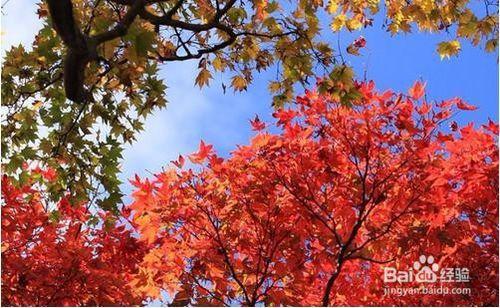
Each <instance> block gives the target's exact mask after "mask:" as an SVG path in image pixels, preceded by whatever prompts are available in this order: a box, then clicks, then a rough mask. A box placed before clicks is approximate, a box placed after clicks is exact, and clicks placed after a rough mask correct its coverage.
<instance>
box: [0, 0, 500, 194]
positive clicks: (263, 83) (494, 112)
mask: <svg viewBox="0 0 500 308" xmlns="http://www.w3.org/2000/svg"><path fill="white" fill-rule="evenodd" d="M36 2H37V1H34V0H15V1H10V2H9V3H8V4H7V5H6V6H5V8H4V10H3V13H4V15H3V16H2V36H1V39H2V50H5V49H7V48H8V47H9V46H11V45H12V44H18V43H23V44H30V42H31V41H32V40H33V37H34V35H35V33H36V31H37V29H38V27H39V21H38V18H37V16H36V14H35V12H36V5H35V3H36ZM359 35H363V36H364V37H365V38H366V39H367V47H366V48H364V49H363V50H362V56H360V57H354V56H347V60H348V62H349V63H350V64H351V65H353V66H354V68H355V70H356V71H357V72H358V74H359V76H360V77H361V76H363V73H364V72H365V71H366V76H367V78H368V79H373V80H374V81H375V83H376V86H377V88H378V89H380V90H385V89H389V88H390V89H393V90H394V91H402V92H406V91H407V89H408V88H409V87H410V86H411V85H412V84H413V83H414V82H415V80H417V79H421V80H424V81H426V82H427V97H428V98H429V99H433V100H441V99H446V98H451V97H456V96H458V97H462V98H463V99H465V100H466V101H467V102H469V103H471V104H473V105H476V106H477V107H479V109H478V110H477V111H475V112H462V113H460V114H459V115H458V116H457V120H458V122H460V123H467V122H470V121H474V122H477V123H483V122H485V121H487V120H488V117H490V118H492V119H494V120H495V121H498V99H499V97H498V81H499V80H498V62H497V59H498V54H497V53H493V54H486V53H485V52H484V51H483V50H482V49H480V48H479V47H472V46H471V45H470V44H469V43H467V42H462V52H461V53H460V55H459V56H458V57H454V58H452V59H450V60H443V61H441V60H440V58H439V56H438V55H437V53H436V51H435V50H436V44H437V43H438V42H440V41H443V40H449V39H452V37H451V36H448V35H447V34H439V35H438V34H428V33H412V34H408V35H398V36H395V37H391V36H390V35H389V34H388V33H386V32H385V31H384V30H383V29H382V28H381V26H380V22H378V23H375V24H374V26H373V27H372V28H368V29H365V30H362V31H360V32H356V33H346V32H342V33H341V34H340V35H338V36H337V35H328V37H329V38H330V41H331V42H332V43H333V44H334V45H333V46H336V44H337V39H339V40H340V44H341V46H342V49H343V50H345V47H346V46H347V45H348V44H349V43H351V42H352V41H353V40H354V39H355V38H356V37H358V36H359ZM344 56H346V54H345V52H344ZM196 67H197V63H196V61H194V62H182V63H170V64H168V65H164V66H163V67H162V70H161V76H162V77H163V79H164V80H165V82H166V84H167V86H168V89H167V98H168V101H169V102H170V103H169V105H168V106H167V108H166V109H164V110H161V111H159V112H156V113H155V114H154V115H152V116H151V117H150V118H149V119H148V120H147V122H146V125H145V131H144V132H142V133H141V134H140V135H139V136H138V138H137V142H135V143H134V144H133V145H132V146H127V148H126V150H125V153H124V160H123V164H122V170H123V172H122V174H121V178H122V180H123V181H124V185H123V188H124V192H125V193H129V191H130V188H131V187H130V185H129V184H128V181H127V179H129V178H131V177H132V176H133V175H134V174H136V173H137V174H139V175H141V176H150V175H151V174H152V173H156V172H158V171H159V170H161V167H162V166H165V165H167V164H168V162H169V161H170V160H173V159H175V158H177V156H178V155H179V154H189V153H192V152H194V151H196V150H197V148H198V145H199V142H200V139H203V140H204V141H205V142H207V143H210V144H213V145H214V147H215V149H217V151H218V153H220V154H222V155H227V153H228V152H230V151H231V150H232V149H234V148H235V146H236V145H237V144H245V143H246V142H247V141H248V139H249V137H250V136H251V135H252V132H251V130H250V127H249V123H248V120H249V119H251V118H253V117H254V116H255V114H258V115H259V116H260V118H261V119H264V120H268V121H271V113H272V108H271V104H270V103H271V96H270V95H269V93H268V92H267V82H268V81H269V80H270V79H271V76H270V73H261V74H257V75H256V76H255V79H254V83H253V84H252V85H251V86H249V88H248V91H247V92H243V93H236V94H234V93H232V91H228V92H227V94H225V95H224V94H223V93H222V89H221V81H222V80H227V76H220V75H214V77H215V79H214V80H212V83H211V87H209V88H204V89H202V90H200V89H199V88H198V87H196V86H194V78H195V76H196V74H197V69H196ZM227 83H228V82H227V81H226V84H227Z"/></svg>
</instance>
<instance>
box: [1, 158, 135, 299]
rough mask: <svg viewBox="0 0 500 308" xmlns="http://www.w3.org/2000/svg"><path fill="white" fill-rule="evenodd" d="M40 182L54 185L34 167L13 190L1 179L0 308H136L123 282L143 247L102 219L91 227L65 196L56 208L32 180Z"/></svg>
mask: <svg viewBox="0 0 500 308" xmlns="http://www.w3.org/2000/svg"><path fill="white" fill-rule="evenodd" d="M41 176H43V178H44V179H45V180H56V179H57V176H56V175H55V173H54V172H53V171H52V170H50V169H49V170H40V169H39V168H36V169H35V170H34V171H33V172H30V177H31V178H30V179H29V180H28V183H26V184H24V185H22V186H21V187H18V185H14V184H13V183H12V180H11V179H10V178H8V177H6V176H4V177H3V179H2V304H3V305H14V306H84V305H89V306H97V305H104V306H109V305H122V306H130V305H138V304H141V302H142V299H141V297H139V296H137V295H136V294H135V293H134V292H133V290H132V289H131V287H130V286H128V281H129V280H130V277H131V274H132V273H133V271H135V269H136V266H137V264H138V262H139V261H140V260H141V259H142V257H143V252H142V249H141V248H142V247H143V245H141V244H140V243H138V242H137V240H136V239H135V238H133V237H131V234H130V232H129V231H127V230H125V228H124V226H118V225H117V224H115V223H114V222H113V220H110V219H107V218H108V217H107V216H106V215H104V214H101V218H102V221H106V223H105V225H104V226H101V227H99V228H97V227H91V226H89V225H88V224H86V223H87V222H88V218H89V214H88V213H87V212H86V209H85V207H83V206H71V205H70V204H69V203H68V201H67V200H66V199H65V198H63V199H62V200H61V201H60V202H59V203H58V204H56V205H54V204H52V205H50V203H47V202H45V201H46V200H45V198H44V195H43V189H42V187H41V186H40V184H37V183H38V182H37V181H36V180H35V179H40V178H41ZM51 207H52V208H53V209H56V210H54V211H51V212H50V211H49V210H50V208H51ZM49 212H50V213H51V214H49Z"/></svg>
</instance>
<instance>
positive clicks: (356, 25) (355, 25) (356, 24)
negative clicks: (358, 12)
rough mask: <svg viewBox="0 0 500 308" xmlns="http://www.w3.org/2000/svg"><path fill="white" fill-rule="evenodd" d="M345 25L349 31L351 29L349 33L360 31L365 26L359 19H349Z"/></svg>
mask: <svg viewBox="0 0 500 308" xmlns="http://www.w3.org/2000/svg"><path fill="white" fill-rule="evenodd" d="M345 25H346V27H347V29H349V31H353V30H358V29H360V28H361V27H362V26H363V24H362V23H361V21H359V20H358V19H357V18H352V19H349V20H348V21H347V22H346V24H345Z"/></svg>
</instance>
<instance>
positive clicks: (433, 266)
mask: <svg viewBox="0 0 500 308" xmlns="http://www.w3.org/2000/svg"><path fill="white" fill-rule="evenodd" d="M469 280H470V278H469V269H468V268H442V269H440V267H439V264H438V263H437V262H436V260H435V258H434V257H433V256H431V255H428V256H426V255H421V256H420V257H419V258H418V260H417V261H415V262H414V263H413V266H412V267H411V268H410V269H409V270H407V271H405V270H397V269H396V268H394V267H386V268H384V282H399V283H406V282H418V283H434V282H438V281H439V282H468V281H469Z"/></svg>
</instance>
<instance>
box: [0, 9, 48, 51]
mask: <svg viewBox="0 0 500 308" xmlns="http://www.w3.org/2000/svg"><path fill="white" fill-rule="evenodd" d="M3 2H4V1H2V3H3ZM37 2H39V1H36V0H10V1H9V2H7V3H6V4H5V6H4V8H3V9H2V16H1V19H2V22H1V24H2V35H1V37H0V39H1V45H2V55H3V54H4V52H5V50H8V49H10V47H11V46H12V45H19V44H23V45H25V46H30V45H31V43H32V42H33V39H34V38H35V34H36V33H37V32H38V30H39V29H40V28H41V27H42V22H41V20H40V19H39V18H38V16H37V15H36V10H37V6H36V3H37Z"/></svg>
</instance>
